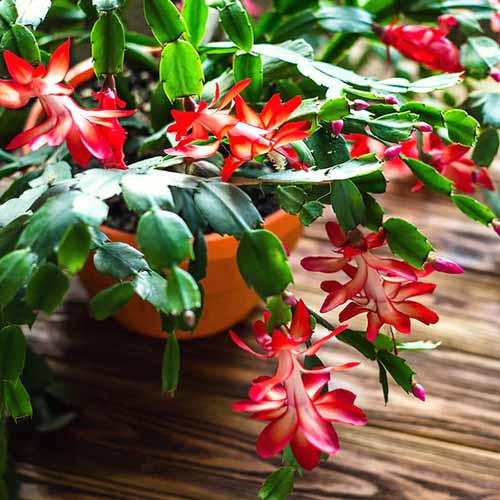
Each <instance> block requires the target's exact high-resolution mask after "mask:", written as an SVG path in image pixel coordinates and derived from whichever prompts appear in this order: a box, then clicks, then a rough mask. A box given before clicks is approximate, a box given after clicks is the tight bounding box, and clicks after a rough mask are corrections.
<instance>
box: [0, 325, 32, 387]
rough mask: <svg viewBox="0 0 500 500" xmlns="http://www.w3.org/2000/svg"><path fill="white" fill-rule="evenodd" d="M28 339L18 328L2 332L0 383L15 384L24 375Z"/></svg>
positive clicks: (0, 343)
mask: <svg viewBox="0 0 500 500" xmlns="http://www.w3.org/2000/svg"><path fill="white" fill-rule="evenodd" d="M25 356H26V339H25V338H24V334H23V332H22V331H21V329H20V328H19V327H18V326H5V327H4V328H2V329H1V330H0V381H6V380H8V381H11V382H15V381H16V380H17V379H18V378H19V377H20V376H21V375H22V373H23V369H24V360H25Z"/></svg>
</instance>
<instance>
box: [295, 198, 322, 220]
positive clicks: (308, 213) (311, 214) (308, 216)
mask: <svg viewBox="0 0 500 500" xmlns="http://www.w3.org/2000/svg"><path fill="white" fill-rule="evenodd" d="M324 208H325V206H324V205H323V203H321V202H319V201H317V200H313V201H308V202H307V203H304V205H303V206H302V209H301V210H300V217H299V220H300V222H301V223H302V224H303V225H304V226H310V225H311V224H312V223H313V222H314V221H315V220H316V219H318V218H319V217H321V216H322V215H323V209H324Z"/></svg>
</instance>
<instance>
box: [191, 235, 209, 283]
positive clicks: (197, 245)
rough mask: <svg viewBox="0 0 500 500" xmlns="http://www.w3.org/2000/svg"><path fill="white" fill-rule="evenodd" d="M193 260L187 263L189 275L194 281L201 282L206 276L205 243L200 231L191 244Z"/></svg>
mask: <svg viewBox="0 0 500 500" xmlns="http://www.w3.org/2000/svg"><path fill="white" fill-rule="evenodd" d="M193 253H194V256H193V258H192V259H191V260H190V261H189V274H191V276H192V277H193V278H194V279H195V280H196V281H201V280H202V279H203V278H205V276H206V275H207V263H208V254H207V241H206V240H205V235H204V234H203V232H202V231H198V232H197V233H196V235H195V238H194V243H193Z"/></svg>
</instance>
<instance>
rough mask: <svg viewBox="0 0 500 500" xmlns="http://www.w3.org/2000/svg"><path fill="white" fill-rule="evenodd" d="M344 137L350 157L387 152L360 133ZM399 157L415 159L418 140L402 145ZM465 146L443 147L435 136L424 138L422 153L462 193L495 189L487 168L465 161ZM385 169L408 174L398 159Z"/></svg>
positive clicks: (377, 143) (420, 185)
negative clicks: (349, 144) (480, 189)
mask: <svg viewBox="0 0 500 500" xmlns="http://www.w3.org/2000/svg"><path fill="white" fill-rule="evenodd" d="M345 138H346V139H347V140H348V141H350V142H352V145H351V155H352V156H353V157H356V156H361V155H363V154H366V153H370V152H375V153H377V154H379V156H381V157H382V156H383V154H384V151H385V150H386V148H385V146H383V145H382V144H381V143H380V142H378V141H376V140H374V139H371V138H369V137H367V136H366V135H363V134H349V135H346V136H345ZM401 146H402V150H401V154H402V155H404V156H407V157H409V158H417V159H418V148H417V140H416V138H415V137H413V138H411V139H410V140H409V141H405V142H402V143H401ZM469 149H470V148H468V147H466V146H462V145H461V144H449V145H446V144H445V143H444V142H443V141H442V139H441V138H440V137H439V136H438V135H437V134H434V133H431V134H424V135H423V151H424V154H425V155H426V159H425V160H426V162H427V163H428V164H429V165H432V166H433V167H434V168H435V169H436V170H437V171H438V172H439V173H440V174H442V175H444V176H445V177H446V178H448V179H450V180H451V181H453V184H454V186H455V188H456V189H458V190H460V191H463V192H464V193H471V194H472V193H475V191H476V186H481V187H484V188H486V189H489V190H490V191H493V190H494V189H495V188H494V186H493V182H492V180H491V177H490V175H489V173H488V169H487V168H484V167H480V168H479V167H478V166H477V165H476V164H475V163H474V162H473V161H472V160H471V159H469V158H465V155H466V154H467V153H468V152H469ZM384 169H388V170H389V171H395V172H397V173H399V174H403V175H404V174H410V170H409V168H408V167H407V165H406V163H405V162H404V161H403V160H401V159H400V158H395V159H393V160H391V161H386V162H385V163H384ZM422 187H423V184H422V183H421V182H420V181H418V182H417V183H416V184H415V186H414V187H413V191H418V190H419V189H421V188H422Z"/></svg>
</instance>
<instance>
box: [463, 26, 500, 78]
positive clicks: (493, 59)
mask: <svg viewBox="0 0 500 500" xmlns="http://www.w3.org/2000/svg"><path fill="white" fill-rule="evenodd" d="M460 59H461V63H462V66H463V67H464V68H465V69H466V70H467V73H468V74H469V75H470V76H472V77H473V78H485V77H486V76H488V73H489V71H490V69H491V68H493V67H495V66H496V65H497V64H498V63H499V62H500V47H499V46H498V43H497V41H496V40H492V39H491V38H488V37H486V36H475V37H469V38H468V39H467V41H466V42H465V43H464V45H462V48H461V50H460Z"/></svg>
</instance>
